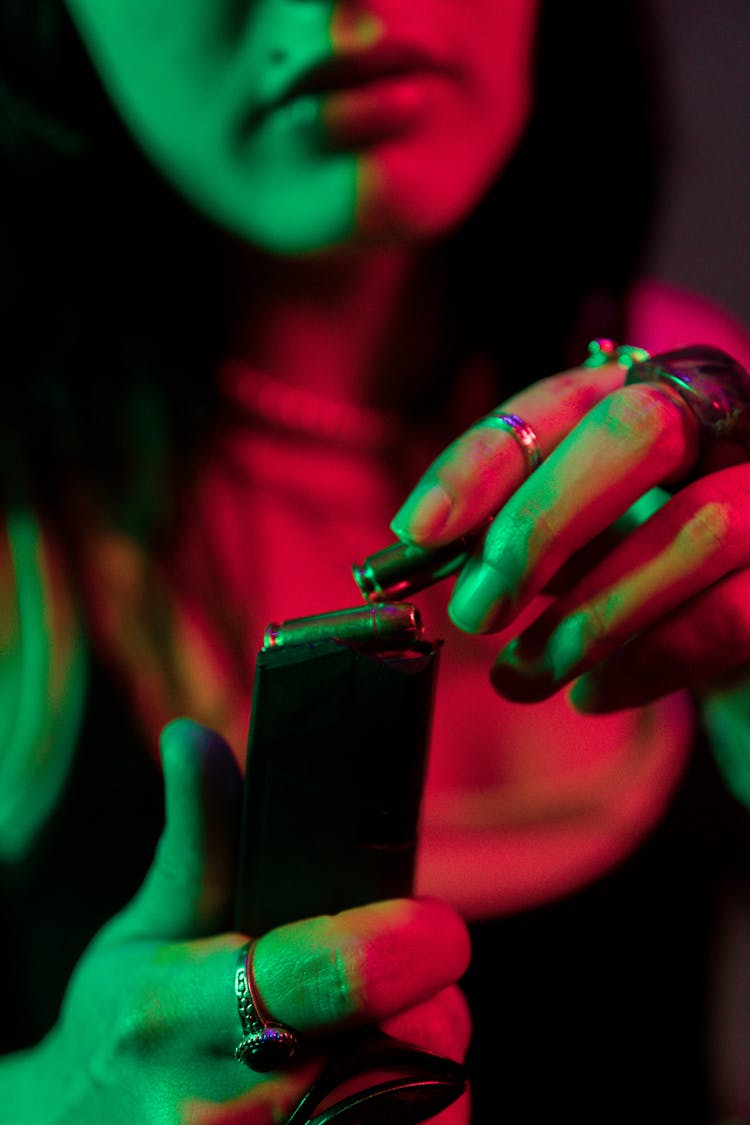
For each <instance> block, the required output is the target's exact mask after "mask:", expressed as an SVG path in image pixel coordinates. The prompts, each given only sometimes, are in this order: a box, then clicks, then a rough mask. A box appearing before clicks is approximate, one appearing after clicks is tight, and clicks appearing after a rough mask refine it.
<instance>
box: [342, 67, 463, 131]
mask: <svg viewBox="0 0 750 1125" xmlns="http://www.w3.org/2000/svg"><path fill="white" fill-rule="evenodd" d="M445 81H446V78H445V76H444V75H440V74H436V73H432V72H428V71H423V72H421V73H414V74H400V75H391V76H388V77H384V78H380V79H376V80H373V81H370V82H367V83H365V84H364V85H361V86H355V87H352V88H350V89H346V90H340V91H338V90H337V91H335V92H332V93H330V94H328V95H327V96H326V97H325V100H324V103H323V124H324V130H325V134H326V138H327V140H328V142H329V144H330V146H331V147H332V148H333V149H336V148H354V147H356V148H364V147H366V146H368V145H372V144H377V143H378V142H382V141H387V140H388V139H391V138H393V139H395V138H396V137H398V136H400V135H402V134H404V133H407V132H408V131H409V130H411V129H415V128H418V127H419V125H420V124H421V122H422V121H423V120H424V118H425V116H426V114H428V113H429V110H430V103H431V95H433V94H434V87H435V86H436V85H437V84H444V83H445Z"/></svg>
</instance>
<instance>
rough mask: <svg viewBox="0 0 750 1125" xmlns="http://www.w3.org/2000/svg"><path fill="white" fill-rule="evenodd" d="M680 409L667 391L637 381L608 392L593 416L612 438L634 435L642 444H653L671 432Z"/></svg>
mask: <svg viewBox="0 0 750 1125" xmlns="http://www.w3.org/2000/svg"><path fill="white" fill-rule="evenodd" d="M678 413H679V408H678V407H677V406H676V405H675V403H674V402H673V401H672V400H671V399H670V398H668V397H667V396H666V395H663V394H661V393H660V392H659V391H658V390H657V391H654V389H653V388H652V387H649V386H647V385H645V384H639V383H636V384H633V385H631V386H627V387H623V388H621V389H620V390H618V391H616V392H615V393H614V394H611V395H608V396H607V397H606V398H605V399H603V400H602V402H601V403H599V405H598V406H597V407H595V408H594V410H593V411H592V417H593V418H594V419H595V421H596V422H597V423H598V425H599V426H601V428H602V429H603V430H605V431H606V434H607V437H608V438H609V439H610V440H611V441H615V442H623V441H627V442H631V441H633V440H634V439H635V440H636V441H637V442H638V444H639V445H647V446H650V445H652V444H655V443H656V442H657V439H658V441H659V442H662V441H663V440H664V437H665V435H668V434H669V433H671V432H672V430H673V429H674V423H675V419H676V417H677V416H678ZM658 448H659V446H658V445H657V449H658Z"/></svg>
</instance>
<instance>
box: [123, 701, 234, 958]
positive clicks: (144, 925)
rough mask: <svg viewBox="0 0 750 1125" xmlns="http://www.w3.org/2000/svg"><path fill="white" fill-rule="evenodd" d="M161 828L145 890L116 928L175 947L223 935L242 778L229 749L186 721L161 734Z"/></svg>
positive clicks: (229, 904)
mask: <svg viewBox="0 0 750 1125" xmlns="http://www.w3.org/2000/svg"><path fill="white" fill-rule="evenodd" d="M160 749H161V759H162V768H163V771H164V799H165V813H166V824H165V828H164V831H163V833H162V836H161V839H160V840H159V844H158V846H157V849H156V854H155V856H154V860H153V863H152V864H151V867H150V869H149V871H148V874H147V875H146V878H145V880H144V883H143V885H142V887H141V889H140V891H139V892H138V893H137V895H136V896H135V898H134V899H133V901H132V902H131V903H130V905H129V906H128V907H127V908H126V910H125V911H124V912H123V914H122V915H121V916H120V918H119V920H118V922H119V924H116V929H117V931H118V936H119V937H122V936H123V928H124V930H125V931H126V932H127V934H128V935H129V936H131V937H133V936H138V937H141V938H151V939H157V940H163V941H180V940H187V939H189V938H196V937H203V936H205V935H207V934H212V933H218V932H220V931H223V930H225V929H227V928H228V923H229V922H230V920H231V910H232V904H233V898H234V889H235V878H236V856H237V848H238V841H239V824H240V812H241V802H242V776H241V773H240V770H239V767H238V766H237V763H236V761H235V758H234V755H233V754H232V751H231V750H230V748H229V746H228V745H227V743H226V742H225V741H224V739H223V738H221V737H220V736H219V735H218V734H216V733H215V732H214V731H212V730H209V729H208V728H207V727H203V726H200V724H198V723H195V722H193V721H192V720H190V719H175V720H174V722H171V723H169V725H168V726H166V727H165V728H164V730H163V731H162V733H161V739H160Z"/></svg>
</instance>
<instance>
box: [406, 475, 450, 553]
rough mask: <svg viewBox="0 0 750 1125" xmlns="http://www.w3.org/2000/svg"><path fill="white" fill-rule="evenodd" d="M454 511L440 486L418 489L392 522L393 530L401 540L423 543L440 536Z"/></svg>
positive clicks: (446, 494) (434, 485) (448, 497)
mask: <svg viewBox="0 0 750 1125" xmlns="http://www.w3.org/2000/svg"><path fill="white" fill-rule="evenodd" d="M452 511H453V502H452V500H451V498H450V496H449V495H448V493H447V492H446V491H445V489H443V488H441V487H440V485H439V484H432V485H429V486H428V487H427V488H426V489H424V490H421V489H419V488H417V489H416V490H415V491H414V492H412V494H411V496H410V497H409V498H408V500H407V501H406V502H405V503H404V504H403V505H402V506H401V507H400V508H399V510H398V511H397V512H396V515H395V516H394V517H393V519H392V520H391V530H392V531H393V532H394V534H395V535H397V536H398V537H399V539H405V540H407V541H413V542H415V543H422V542H424V541H425V540H427V539H430V538H431V537H432V536H433V535H438V534H439V533H440V532H441V531H442V530H443V528H444V527H445V525H446V524H447V522H448V520H449V518H450V514H451V512H452Z"/></svg>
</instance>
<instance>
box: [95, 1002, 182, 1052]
mask: <svg viewBox="0 0 750 1125" xmlns="http://www.w3.org/2000/svg"><path fill="white" fill-rule="evenodd" d="M167 1024H168V1020H167V1018H166V1015H165V1011H164V1007H163V1005H162V1003H161V1002H160V999H159V997H158V996H157V995H156V993H155V992H154V991H153V990H152V989H150V988H147V987H144V988H141V989H138V990H136V991H135V992H134V993H130V994H129V995H128V997H127V999H126V1001H125V1002H123V1004H122V1005H121V1006H120V1008H119V1010H118V1012H117V1014H116V1016H115V1019H114V1021H113V1026H112V1031H111V1036H110V1043H109V1047H110V1052H111V1053H112V1054H113V1055H115V1056H117V1057H120V1058H135V1059H153V1056H154V1054H155V1052H157V1051H159V1050H160V1049H161V1048H162V1047H163V1045H164V1044H165V1042H166V1041H167V1039H168V1036H169V1028H168V1026H167Z"/></svg>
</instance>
